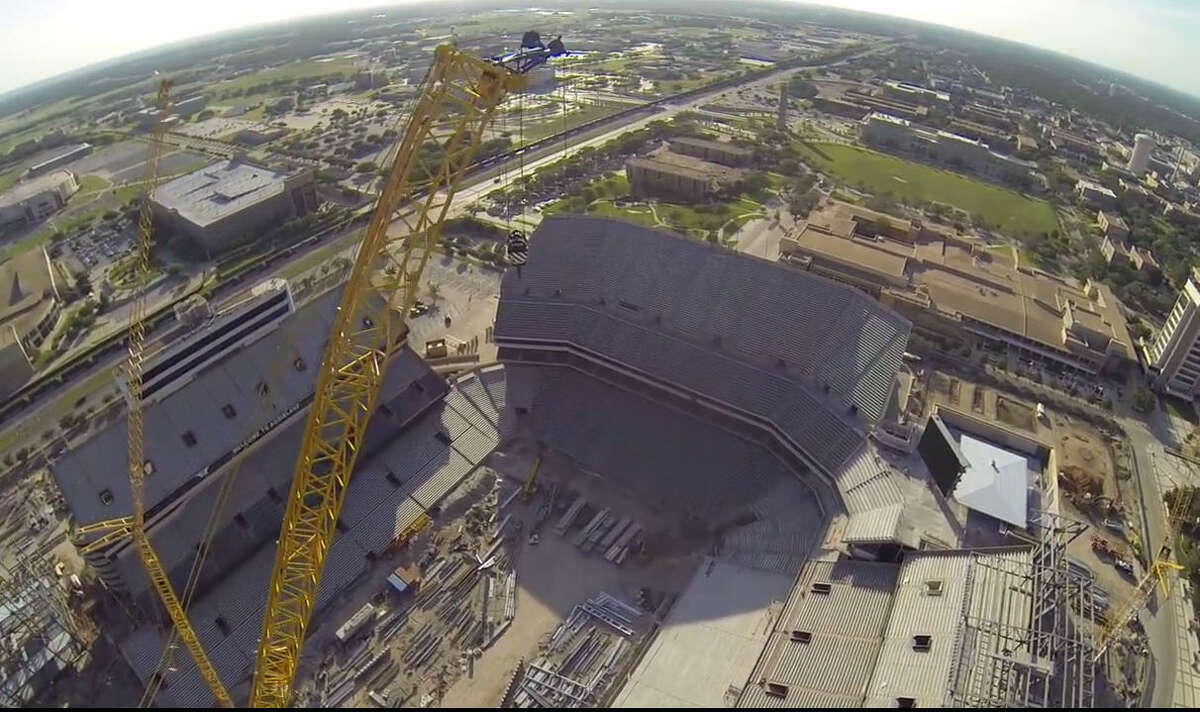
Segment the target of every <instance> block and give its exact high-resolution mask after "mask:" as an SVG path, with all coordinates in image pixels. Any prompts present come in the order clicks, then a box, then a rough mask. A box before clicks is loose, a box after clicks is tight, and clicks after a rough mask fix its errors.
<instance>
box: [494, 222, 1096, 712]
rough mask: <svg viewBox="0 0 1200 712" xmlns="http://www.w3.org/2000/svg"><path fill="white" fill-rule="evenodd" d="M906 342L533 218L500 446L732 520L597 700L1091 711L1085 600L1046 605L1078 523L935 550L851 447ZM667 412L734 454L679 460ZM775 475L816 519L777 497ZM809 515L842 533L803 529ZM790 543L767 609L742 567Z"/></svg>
mask: <svg viewBox="0 0 1200 712" xmlns="http://www.w3.org/2000/svg"><path fill="white" fill-rule="evenodd" d="M880 228H881V230H880V232H881V233H883V232H893V231H894V232H895V233H897V234H906V233H905V225H904V224H903V223H902V222H897V223H894V224H891V223H886V222H884V221H881V222H880ZM908 328H909V325H908V323H907V322H906V321H905V320H904V319H902V318H901V317H899V316H898V315H896V314H895V313H893V312H891V311H890V310H888V309H887V308H885V307H882V306H880V305H878V304H877V303H875V302H873V301H872V300H870V299H868V298H866V297H865V296H864V295H863V294H861V293H859V292H858V291H856V290H853V289H851V288H848V287H845V286H842V285H838V284H836V283H833V282H831V281H829V280H826V279H823V278H821V277H817V276H814V275H806V274H800V273H795V272H789V270H787V269H786V268H783V267H781V266H779V265H773V264H771V263H768V262H765V261H762V260H758V259H755V258H752V257H748V256H745V255H739V254H735V253H730V252H727V251H723V250H720V249H718V248H716V247H714V246H711V245H707V244H704V243H700V242H695V241H689V240H686V239H683V238H680V237H678V236H674V235H666V234H663V233H660V232H657V231H654V230H648V229H645V228H641V227H636V226H632V225H628V224H625V223H622V222H619V221H613V220H602V219H593V218H575V217H557V218H551V219H548V220H546V221H544V222H543V223H542V225H541V227H539V229H538V232H537V234H536V235H535V236H534V238H533V239H532V240H531V251H530V256H529V261H528V262H527V264H526V265H525V267H524V269H523V270H522V271H521V273H519V274H518V273H516V272H514V271H509V272H508V273H507V274H506V275H505V277H504V280H503V282H502V288H501V300H500V307H499V311H498V314H497V321H496V328H495V341H496V343H497V345H498V346H499V347H500V358H501V360H502V361H504V362H505V370H506V371H507V372H508V373H509V377H508V390H507V394H506V396H505V398H506V401H507V405H506V406H505V408H504V410H505V415H503V416H501V418H502V419H503V418H505V417H507V418H508V421H509V422H508V425H507V427H508V429H511V430H512V431H516V430H522V431H525V432H531V433H536V434H537V437H539V438H543V437H547V436H549V437H548V438H547V439H548V440H549V441H550V442H551V443H554V445H553V446H554V447H555V448H556V449H557V448H558V447H560V446H559V445H558V444H557V443H558V442H569V443H570V447H569V448H568V449H567V454H568V455H570V456H571V457H572V458H573V459H576V460H578V461H580V462H582V463H584V465H583V466H585V467H587V468H589V469H590V470H592V471H595V472H601V473H604V472H607V471H609V468H606V467H604V466H602V465H601V466H597V465H595V464H593V462H592V458H596V459H600V460H606V461H607V462H606V463H605V464H607V465H609V466H610V467H611V468H612V470H614V471H616V472H618V473H623V474H624V475H625V477H627V478H628V479H629V480H631V481H632V482H634V483H637V485H638V486H640V487H642V488H647V487H654V486H655V484H654V481H655V480H656V479H659V478H661V477H664V476H665V474H664V473H667V472H671V473H672V474H671V476H672V477H676V478H678V477H679V476H680V475H679V472H680V471H682V472H684V473H687V472H688V471H690V470H695V472H696V476H695V478H694V479H693V480H692V481H691V482H690V483H687V480H686V479H683V480H679V479H677V480H676V482H677V484H675V486H674V487H673V488H670V489H669V494H668V495H666V496H668V497H671V498H672V501H673V502H674V501H675V500H678V502H676V503H677V504H678V505H679V506H681V507H683V508H685V509H686V510H687V511H689V512H692V513H694V514H695V516H697V517H698V518H700V519H701V520H703V519H704V518H705V517H706V516H711V514H712V513H714V512H719V513H721V514H720V516H721V517H722V520H724V521H727V520H728V519H729V518H730V517H735V516H737V514H738V513H739V512H742V511H744V508H746V506H747V504H749V511H750V512H753V513H754V516H753V517H750V518H751V519H753V520H754V523H753V524H751V525H749V526H748V527H746V529H747V531H741V530H740V529H741V528H740V527H735V528H733V530H732V531H730V532H729V533H727V534H726V535H724V536H722V537H721V542H720V545H719V546H717V547H714V550H715V552H716V553H714V556H713V557H712V558H711V559H710V560H708V561H707V562H705V563H704V564H702V565H701V567H700V568H699V570H698V571H697V573H696V574H695V575H694V577H693V578H692V581H691V582H690V583H689V584H688V586H687V588H686V589H685V590H684V592H683V593H682V594H681V595H680V598H679V600H678V601H677V602H676V603H675V604H674V606H673V607H672V608H671V611H670V613H669V614H668V616H667V618H666V620H664V621H662V623H661V630H660V631H659V633H658V635H657V636H656V637H655V639H654V641H653V642H652V643H651V646H650V648H649V649H648V650H647V653H646V655H645V656H644V657H643V658H642V659H641V661H640V662H639V663H638V664H637V665H636V666H635V668H634V669H633V670H632V671H631V673H630V676H629V679H628V682H627V683H626V684H625V685H624V687H623V688H622V689H621V691H620V692H619V693H618V695H617V697H616V699H615V701H614V706H617V707H628V708H638V709H644V708H646V707H656V706H673V707H679V706H709V707H715V706H722V705H724V706H732V705H734V704H736V705H738V706H743V707H755V708H762V707H768V706H770V707H780V706H783V707H804V706H809V707H834V706H838V707H845V706H867V705H869V706H876V707H878V706H896V705H900V706H912V705H928V706H937V705H954V704H967V703H969V702H980V701H984V702H986V703H988V704H992V705H1000V706H1012V705H1018V706H1020V705H1027V706H1038V705H1041V706H1067V707H1070V706H1090V704H1091V702H1092V696H1093V694H1094V687H1093V678H1094V675H1095V671H1094V667H1093V657H1092V651H1091V649H1090V648H1089V647H1088V644H1087V642H1086V640H1084V639H1083V637H1082V635H1081V633H1080V629H1079V628H1076V627H1075V626H1076V622H1077V621H1083V622H1084V626H1083V627H1084V628H1085V629H1086V626H1088V625H1090V620H1091V619H1090V614H1089V613H1087V610H1090V609H1086V607H1087V604H1086V603H1085V602H1084V601H1086V600H1089V599H1088V597H1087V594H1088V593H1089V592H1088V590H1087V589H1088V584H1086V583H1081V584H1078V586H1077V588H1078V592H1079V593H1080V594H1083V595H1080V596H1075V597H1069V594H1068V590H1067V589H1068V588H1069V587H1071V586H1073V584H1069V583H1068V579H1067V571H1066V566H1065V561H1064V560H1063V550H1064V548H1065V541H1066V538H1067V536H1070V535H1073V536H1078V535H1079V533H1081V532H1082V527H1075V528H1073V530H1072V531H1071V534H1069V535H1065V536H1062V537H1061V539H1062V541H1048V540H1050V539H1054V538H1055V537H1059V535H1060V532H1063V531H1064V530H1065V529H1066V528H1065V527H1059V526H1042V524H1043V522H1042V521H1039V522H1031V524H1032V525H1033V526H1032V527H1031V529H1032V532H1033V533H1032V536H1034V537H1040V538H1042V539H1043V540H1044V541H1047V544H1046V545H1039V546H1037V547H1034V548H1032V549H1030V548H1019V549H1018V548H1013V549H1003V550H999V549H994V550H990V551H988V552H986V553H975V552H970V551H962V550H955V548H956V545H957V544H958V539H957V538H956V535H955V534H954V533H952V532H948V531H947V530H946V524H947V519H946V515H945V514H944V512H943V511H942V510H941V508H940V507H939V505H936V504H933V505H932V508H931V502H932V500H933V496H932V495H931V493H930V489H931V483H930V482H929V479H928V474H927V473H926V472H925V471H924V470H922V469H921V467H922V466H921V465H920V460H919V459H915V458H908V459H906V460H905V463H906V464H905V466H904V467H903V468H902V469H898V468H897V466H896V464H895V462H894V461H893V460H891V459H890V458H891V457H893V456H894V453H891V454H889V452H890V451H889V450H888V449H885V448H878V447H877V446H876V444H875V442H874V441H875V439H876V438H879V437H881V432H880V430H879V428H878V425H879V424H880V423H881V422H882V421H883V420H884V419H885V418H886V417H887V416H886V412H887V408H888V405H889V403H890V400H891V397H890V396H888V395H886V393H888V392H889V391H890V389H891V388H892V386H893V385H894V381H895V373H896V371H897V370H898V368H899V367H900V362H901V359H900V357H901V355H902V353H901V352H900V351H899V349H901V348H903V346H904V344H905V343H906V341H907V332H908ZM531 372H532V373H536V376H530V375H529V374H530V373H531ZM529 380H533V381H536V382H539V383H541V386H540V387H535V388H533V389H528V388H527V386H525V385H520V384H522V383H524V382H527V381H529ZM567 383H571V384H573V385H571V386H569V387H567V386H566V384H567ZM587 384H590V385H587ZM548 386H549V387H548ZM660 404H662V405H660ZM662 406H667V407H665V408H664V407H662ZM672 412H674V415H673V416H672V415H671V413H672ZM652 415H655V417H651V416H652ZM668 417H673V418H675V419H677V420H679V421H684V420H689V419H699V420H702V421H704V423H706V424H712V425H715V426H718V427H719V428H720V429H721V430H724V431H728V432H731V433H735V434H737V435H739V438H740V439H741V440H743V441H745V444H743V445H742V446H741V448H742V449H741V451H740V452H742V453H745V454H739V451H736V450H726V449H725V448H720V449H718V448H717V443H718V441H720V438H718V437H717V435H716V433H713V434H712V435H711V436H710V437H708V438H705V439H701V440H699V441H698V442H697V441H695V440H692V441H691V443H690V444H689V445H688V446H686V447H681V446H679V437H678V434H679V433H680V432H681V431H682V430H683V429H684V428H683V427H682V425H681V424H678V423H677V424H671V425H670V426H669V429H664V430H663V431H662V432H661V433H660V432H656V430H657V428H662V427H663V423H662V420H661V419H662V418H668ZM656 420H657V423H656ZM625 421H627V422H625ZM656 425H657V428H656ZM709 432H711V431H709ZM701 435H703V434H701ZM747 445H757V446H759V447H763V448H766V449H767V451H768V452H769V453H770V454H771V455H772V456H774V458H776V459H777V461H776V462H772V461H771V460H766V459H764V458H762V456H761V455H757V456H756V455H754V454H753V452H752V451H750V450H748V449H747V447H746V446H747ZM728 457H734V458H735V459H739V460H740V461H741V464H739V465H737V466H734V467H731V466H729V465H727V464H726V458H728ZM780 465H783V466H785V467H786V468H787V470H790V471H791V473H792V474H793V475H794V476H796V477H798V478H800V479H801V481H803V482H805V483H807V484H809V485H810V487H811V491H812V494H813V495H814V496H815V497H816V499H817V504H818V505H819V510H820V511H819V512H818V511H817V510H816V508H814V506H813V503H812V501H811V500H812V497H811V496H810V497H806V496H804V495H803V493H802V491H798V490H795V489H791V490H789V489H787V488H782V489H778V487H780V486H781V485H783V484H786V483H785V482H781V481H780V479H779V478H778V477H776V476H773V475H772V473H773V472H777V471H778V468H779V466H780ZM714 469H715V470H717V471H725V470H727V471H731V472H736V477H735V478H734V479H735V480H736V483H729V482H722V481H721V480H720V479H713V478H712V477H711V475H710V471H711V470H714ZM685 477H686V474H685ZM764 480H766V481H764ZM685 483H687V484H685ZM918 483H919V486H918ZM826 493H832V494H833V495H835V498H832V499H831V498H829V497H828V496H827V494H826ZM637 495H638V496H639V497H642V498H644V499H645V500H646V501H650V502H654V501H657V498H658V497H662V496H664V495H663V493H662V492H661V490H660V492H659V493H657V495H655V494H643V493H642V492H641V491H638V492H637ZM822 514H823V515H824V516H823V517H822ZM843 517H844V519H843ZM821 518H828V519H834V520H838V521H839V522H841V523H840V524H839V525H838V526H837V527H836V528H835V527H833V526H831V527H830V529H828V530H826V531H825V532H824V534H822V533H821V532H822V527H821V526H818V525H816V524H815V522H816V521H818V520H819V519H821ZM1039 520H1040V515H1039ZM943 537H944V538H943ZM797 540H803V541H805V542H807V543H806V544H803V546H805V547H809V548H811V549H812V552H813V553H812V554H810V556H809V557H808V563H806V564H804V565H803V566H802V568H801V569H800V570H799V576H798V577H795V576H793V577H792V578H790V579H789V580H788V583H786V584H784V590H786V589H787V588H790V589H791V595H790V596H788V597H787V598H788V601H787V604H786V605H785V606H784V607H783V608H782V609H780V608H779V607H778V606H777V604H775V603H773V601H778V600H780V598H781V597H782V596H781V595H780V593H779V591H780V589H779V588H776V587H775V586H777V585H778V584H777V583H773V581H774V579H771V578H770V577H764V572H765V571H766V570H768V569H769V570H772V571H776V572H783V571H791V570H793V569H791V568H789V567H788V566H787V565H786V564H783V565H781V566H778V568H776V567H777V565H778V564H781V563H783V562H780V557H781V556H782V557H783V558H784V559H786V558H788V557H789V556H791V555H792V554H791V552H794V551H796V549H795V547H796V544H795V543H792V544H790V545H788V544H784V543H783V542H785V541H792V542H795V541H797ZM836 541H840V542H841V545H844V548H843V549H842V553H840V554H839V552H838V551H836V550H833V549H831V548H826V547H830V546H831V542H836ZM818 542H823V543H818ZM839 548H841V547H840V546H839ZM924 549H946V550H945V551H923V550H924ZM730 550H735V551H736V555H731V554H730ZM768 552H772V553H768ZM776 552H778V553H776ZM846 553H849V554H850V555H851V556H852V557H853V558H852V559H847V558H845V556H846ZM743 554H751V556H748V557H746V558H735V556H738V557H740V556H742V555H743ZM870 559H875V561H871V560H870ZM897 559H900V560H901V562H900V563H892V562H895V561H896V560H897ZM739 562H740V563H739ZM792 582H794V585H791V583H792ZM1041 604H1052V605H1053V606H1054V607H1053V609H1050V610H1049V611H1047V609H1045V608H1041V609H1039V608H1036V607H1035V606H1036V605H1041ZM759 606H761V607H762V608H764V609H765V608H768V607H769V610H770V613H769V614H768V615H767V616H765V618H764V617H758V616H757V615H756V612H755V610H754V609H755V608H757V607H759ZM1074 616H1078V617H1074ZM765 631H769V632H766V633H765ZM1031 639H1036V640H1039V641H1042V642H1039V643H1038V644H1037V645H1034V646H1029V645H1028V644H1027V641H1029V640H1031ZM1022 641H1025V642H1026V644H1025V645H1024V646H1022ZM764 643H765V646H766V647H765V649H764V648H763V645H764Z"/></svg>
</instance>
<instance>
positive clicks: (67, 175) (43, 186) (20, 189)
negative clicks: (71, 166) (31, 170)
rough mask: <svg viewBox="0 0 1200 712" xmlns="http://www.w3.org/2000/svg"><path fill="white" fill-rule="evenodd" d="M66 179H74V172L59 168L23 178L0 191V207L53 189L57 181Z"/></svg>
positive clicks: (14, 203) (60, 181)
mask: <svg viewBox="0 0 1200 712" xmlns="http://www.w3.org/2000/svg"><path fill="white" fill-rule="evenodd" d="M68 179H74V174H73V173H71V171H67V170H61V171H51V172H50V173H46V174H45V175H40V176H35V177H33V178H30V179H29V180H23V181H21V182H19V183H17V184H16V185H14V186H13V187H11V188H9V189H8V191H6V192H3V193H0V207H6V206H9V205H16V204H17V203H20V202H21V201H23V200H28V199H29V198H32V197H33V196H35V195H37V194H38V193H42V192H44V191H47V190H54V189H55V188H56V187H57V186H58V184H59V183H62V182H63V181H65V180H68Z"/></svg>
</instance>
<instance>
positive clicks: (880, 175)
mask: <svg viewBox="0 0 1200 712" xmlns="http://www.w3.org/2000/svg"><path fill="white" fill-rule="evenodd" d="M801 153H802V154H803V156H804V158H805V160H807V161H810V162H811V163H812V164H813V165H814V166H815V167H816V168H818V169H819V170H821V171H822V172H825V173H828V174H830V175H831V176H833V177H834V178H837V179H838V180H840V181H842V182H844V183H846V184H848V185H851V186H854V187H859V188H861V189H862V190H866V191H870V192H872V193H875V194H876V195H885V194H888V193H890V194H891V195H892V197H894V198H896V199H897V200H902V201H904V202H908V203H925V202H929V201H937V202H941V203H947V204H950V205H953V206H955V207H957V208H961V209H962V210H965V211H967V212H969V213H971V215H973V216H976V217H979V218H981V219H983V220H985V221H987V224H988V226H989V227H992V228H996V229H998V230H1000V231H1001V232H1005V233H1009V234H1012V235H1034V234H1038V233H1042V232H1050V231H1051V230H1054V229H1056V228H1057V227H1058V220H1057V219H1056V218H1055V216H1054V209H1053V208H1051V207H1050V204H1049V203H1047V202H1045V201H1043V200H1036V199H1033V198H1027V197H1025V196H1023V195H1021V194H1020V193H1017V192H1015V191H1012V190H1008V189H1006V188H1001V187H999V186H995V185H991V184H988V183H984V182H982V181H978V180H975V179H974V178H968V177H967V176H964V175H959V174H958V173H951V172H950V171H943V170H939V169H937V168H933V167H931V166H926V165H924V164H921V163H914V162H912V161H906V160H904V159H902V158H896V157H895V156H888V155H886V154H882V153H876V152H874V151H868V150H866V149H862V148H857V147H855V146H846V145H843V144H836V143H806V144H803V145H802V146H801Z"/></svg>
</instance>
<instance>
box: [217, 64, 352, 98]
mask: <svg viewBox="0 0 1200 712" xmlns="http://www.w3.org/2000/svg"><path fill="white" fill-rule="evenodd" d="M354 71H355V66H354V61H353V60H350V59H345V58H342V57H337V58H334V59H332V60H330V61H327V62H321V61H313V60H304V61H300V62H288V63H287V64H283V65H280V66H278V67H272V68H270V69H264V70H262V71H260V72H254V73H253V74H246V75H244V76H241V77H238V78H236V79H230V80H228V81H224V82H218V83H217V84H213V85H212V86H210V87H209V88H208V91H209V92H210V93H214V94H217V95H218V96H219V95H222V94H224V93H225V92H228V91H231V90H235V89H241V90H245V89H249V88H250V87H254V86H258V85H260V84H270V83H272V82H294V81H297V80H300V79H303V80H310V79H311V80H314V81H315V80H319V79H324V78H326V77H331V76H333V75H335V74H341V75H343V76H347V77H348V76H350V74H352V73H353V72H354ZM281 93H282V92H281Z"/></svg>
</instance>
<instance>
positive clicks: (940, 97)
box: [883, 80, 950, 106]
mask: <svg viewBox="0 0 1200 712" xmlns="http://www.w3.org/2000/svg"><path fill="white" fill-rule="evenodd" d="M883 95H884V96H886V97H888V98H889V99H895V100H897V101H905V102H908V103H910V104H923V105H925V106H945V105H948V104H949V103H950V95H949V94H947V93H946V92H943V91H938V90H936V89H927V88H925V87H923V86H921V85H919V84H911V83H909V82H897V81H890V80H889V81H886V82H884V83H883Z"/></svg>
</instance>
